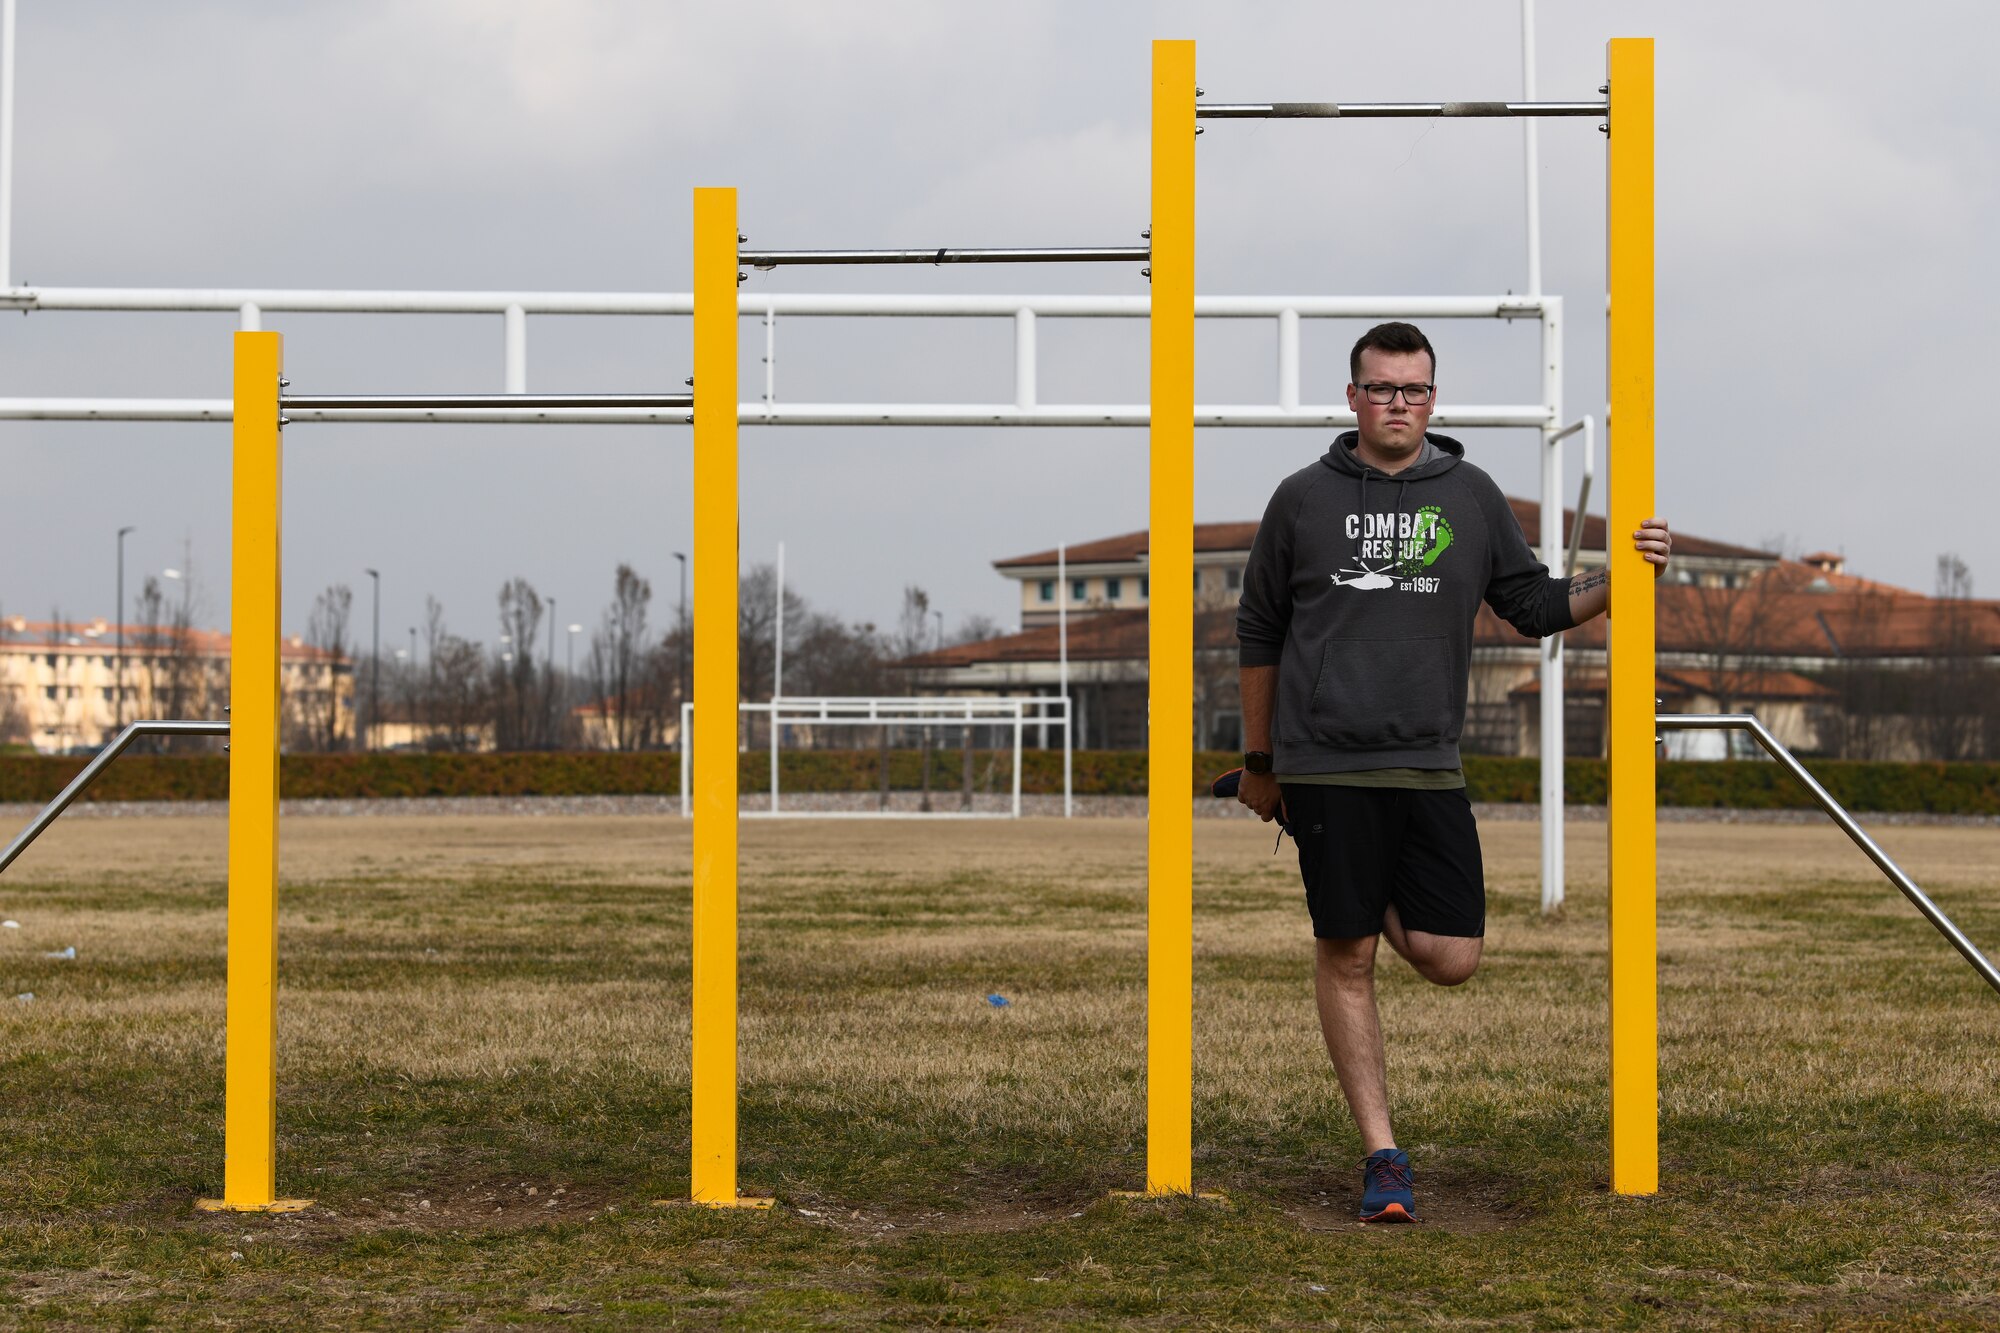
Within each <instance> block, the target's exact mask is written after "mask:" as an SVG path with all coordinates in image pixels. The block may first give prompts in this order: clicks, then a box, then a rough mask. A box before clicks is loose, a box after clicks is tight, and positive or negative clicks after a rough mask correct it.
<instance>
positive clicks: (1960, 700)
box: [1915, 551, 1987, 762]
mask: <svg viewBox="0 0 2000 1333" xmlns="http://www.w3.org/2000/svg"><path fill="white" fill-rule="evenodd" d="M1936 591H1937V596H1936V599H1935V600H1934V601H1933V602H1932V603H1931V607H1930V611H1931V623H1930V642H1929V643H1928V644H1927V645H1926V648H1927V651H1926V653H1925V662H1924V666H1923V668H1922V676H1921V680H1920V682H1919V686H1918V691H1917V700H1916V703H1917V707H1916V709H1915V712H1916V714H1917V731H1918V735H1919V736H1920V738H1921V740H1922V744H1923V748H1924V756H1925V757H1926V758H1929V759H1940V760H1944V761H1946V762H1950V761H1953V760H1959V759H1970V758H1972V757H1974V756H1975V755H1976V754H1978V752H1979V749H1980V741H1981V732H1982V731H1983V729H1984V728H1983V716H1982V715H1983V713H1984V712H1985V709H1984V702H1985V701H1984V700H1983V699H1982V698H1980V694H1981V687H1982V686H1984V685H1985V683H1986V676H1987V673H1986V670H1985V668H1984V664H1983V663H1982V662H1981V660H1980V656H1981V655H1980V651H1979V649H1980V645H1979V643H1978V642H1977V639H1976V636H1975V635H1974V633H1973V620H1972V617H1973V608H1972V606H1971V601H1972V571H1971V570H1970V569H1969V568H1967V567H1966V563H1965V561H1963V560H1961V559H1959V557H1958V555H1957V554H1956V553H1955V552H1951V551H1947V552H1945V553H1944V554H1943V555H1940V556H1939V557H1938V558H1937V589H1936Z"/></svg>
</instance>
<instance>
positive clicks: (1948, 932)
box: [1653, 713, 2000, 991]
mask: <svg viewBox="0 0 2000 1333" xmlns="http://www.w3.org/2000/svg"><path fill="white" fill-rule="evenodd" d="M1653 722H1654V725H1656V726H1658V727H1660V728H1662V729H1664V730H1668V731H1747V732H1749V733H1750V734H1751V735H1752V736H1754V737H1755V738H1756V740H1757V744H1759V745H1761V746H1763V747H1764V749H1765V751H1766V752H1767V753H1768V754H1769V755H1770V756H1771V758H1773V759H1775V760H1777V761H1778V762H1779V763H1780V764H1782V765H1784V767H1785V769H1786V771H1788V772H1789V773H1791V775H1792V776H1793V777H1795V778H1797V779H1798V780H1799V781H1800V783H1802V784H1803V785H1804V786H1805V789H1806V791H1807V792H1808V793H1810V794H1811V796H1812V798H1813V799H1814V800H1815V801H1817V802H1819V808H1820V809H1822V810H1824V811H1826V813H1827V815H1828V816H1829V817H1830V818H1831V819H1832V820H1833V822H1834V823H1836V824H1838V825H1839V826H1840V831H1841V832H1843V833H1845V834H1846V835H1847V836H1848V837H1850V838H1852V839H1853V840H1854V845H1855V846H1857V847H1859V848H1860V849H1861V850H1862V851H1863V852H1864V853H1866V855H1867V857H1868V859H1869V860H1871V861H1873V862H1874V863H1875V865H1876V868H1877V869H1879V870H1880V871H1881V872H1882V873H1883V874H1884V875H1887V876H1888V877H1889V882H1890V883H1891V884H1894V885H1895V886H1896V887H1897V888H1898V889H1901V890H1902V892H1903V896H1904V897H1905V898H1908V899H1909V900H1910V902H1911V903H1913V904H1914V905H1915V906H1916V909H1917V910H1918V911H1919V912H1922V913H1923V914H1924V919H1925V920H1927V921H1929V922H1930V923H1931V924H1932V925H1933V926H1936V927H1937V928H1938V933H1939V934H1941V935H1943V936H1944V937H1945V938H1946V939H1947V940H1949V941H1951V947H1952V948H1954V949H1956V950H1958V952H1959V955H1960V956H1961V957H1963V958H1964V959H1965V961H1966V962H1968V963H1970V964H1972V970H1973V971H1975V972H1977V973H1978V974H1979V975H1980V976H1981V977H1983V978H1984V979H1985V981H1986V984H1987V985H1989V986H1991V987H1992V988H1993V989H1994V990H1995V991H2000V968H1995V967H1994V966H1993V964H1992V962H1991V961H1990V960H1989V959H1988V958H1987V957H1986V955H1985V954H1983V953H1981V952H1979V949H1978V946H1976V945H1975V944H1973V942H1972V941H1971V940H1969V939H1967V938H1965V935H1964V933H1963V932H1962V931H1960V930H1959V928H1958V927H1957V926H1955V925H1953V924H1952V922H1951V918H1950V917H1948V916H1946V915H1945V914H1944V912H1943V911H1942V910H1941V909H1940V908H1939V907H1938V905H1937V904H1936V903H1934V902H1932V901H1931V900H1930V896H1929V895H1928V894H1926V893H1925V892H1924V891H1923V890H1922V889H1920V888H1918V887H1917V882H1916V881H1915V880H1913V879H1911V878H1910V877H1909V876H1908V875H1906V874H1904V873H1903V868H1902V867H1901V866H1899V865H1897V864H1896V863H1895V862H1894V861H1892V860H1890V859H1889V854H1888V853H1887V852H1885V851H1883V850H1882V848H1881V846H1880V845H1879V844H1877V843H1876V841H1875V839H1873V838H1871V837H1869V836H1868V834H1867V833H1866V831H1864V830H1863V829H1862V827H1861V825H1859V824H1857V823H1855V822H1854V817H1853V816H1852V815H1850V814H1848V813H1847V810H1846V809H1845V808H1844V807H1843V806H1842V805H1841V804H1840V802H1839V801H1836V800H1834V799H1833V793H1831V792H1829V791H1828V790H1827V789H1826V788H1825V787H1822V786H1821V785H1820V783H1819V779H1818V778H1815V777H1814V776H1813V775H1812V773H1811V772H1809V771H1808V770H1807V768H1806V766H1805V765H1804V764H1802V763H1800V762H1799V761H1798V758H1797V756H1795V755H1794V754H1793V753H1792V752H1791V751H1790V750H1788V749H1786V748H1785V747H1784V745H1783V744H1782V743H1781V742H1780V741H1779V740H1778V738H1777V737H1776V736H1773V735H1772V734H1771V733H1770V731H1769V730H1767V729H1766V728H1765V726H1764V724H1763V723H1762V722H1761V721H1759V720H1758V718H1757V715H1756V714H1755V713H1661V714H1658V715H1657V716H1655V717H1654V719H1653Z"/></svg>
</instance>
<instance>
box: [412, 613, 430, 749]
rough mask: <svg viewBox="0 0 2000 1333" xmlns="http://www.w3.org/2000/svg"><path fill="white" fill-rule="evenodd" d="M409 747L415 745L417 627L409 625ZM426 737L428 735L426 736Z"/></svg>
mask: <svg viewBox="0 0 2000 1333" xmlns="http://www.w3.org/2000/svg"><path fill="white" fill-rule="evenodd" d="M409 703H410V719H409V720H410V748H411V749H415V748H416V745H417V627H416V626H415V625H412V626H410V693H409ZM426 739H428V737H426Z"/></svg>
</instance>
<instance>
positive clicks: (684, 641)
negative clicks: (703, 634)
mask: <svg viewBox="0 0 2000 1333" xmlns="http://www.w3.org/2000/svg"><path fill="white" fill-rule="evenodd" d="M674 559H676V560H678V561H680V562H681V609H680V622H681V623H680V634H681V680H680V687H681V697H680V702H682V703H686V702H687V697H688V558H687V552H685V551H675V552H674Z"/></svg>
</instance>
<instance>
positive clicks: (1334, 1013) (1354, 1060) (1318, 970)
mask: <svg viewBox="0 0 2000 1333" xmlns="http://www.w3.org/2000/svg"><path fill="white" fill-rule="evenodd" d="M1378 938H1379V936H1375V935H1367V936H1363V937H1362V938H1360V939H1352V940H1314V941H1313V945H1314V955H1315V956H1314V966H1313V992H1314V997H1315V998H1316V999H1317V1000H1318V1002H1319V1029H1320V1032H1321V1034H1322V1035H1323V1036H1325V1038H1326V1052H1327V1054H1328V1055H1330V1056H1332V1057H1333V1069H1334V1073H1336V1074H1337V1075H1339V1077H1340V1090H1341V1091H1342V1092H1343V1093H1345V1094H1346V1096H1347V1109H1348V1110H1349V1111H1350V1112H1352V1113H1353V1115H1354V1127H1355V1128H1356V1129H1358V1130H1359V1131H1361V1145H1362V1149H1363V1150H1364V1151H1365V1152H1369V1153H1374V1152H1379V1151H1381V1150H1382V1149H1384V1148H1393V1147H1395V1146H1396V1136H1395V1134H1394V1133H1393V1132H1391V1130H1390V1128H1389V1086H1388V1075H1387V1073H1386V1072H1385V1071H1384V1069H1383V1064H1382V1023H1381V1019H1380V1018H1379V1017H1378V1016H1377V1014H1376V1011H1375V942H1376V940H1377V939H1378Z"/></svg>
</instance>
